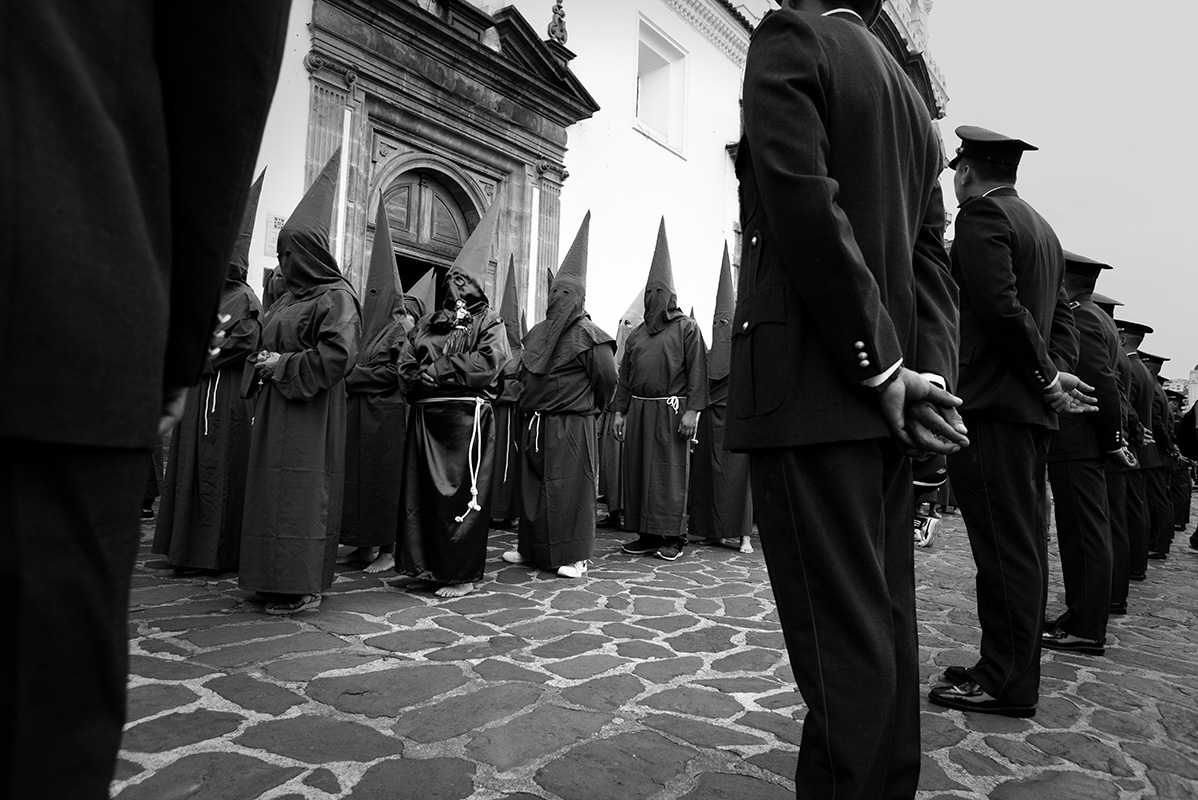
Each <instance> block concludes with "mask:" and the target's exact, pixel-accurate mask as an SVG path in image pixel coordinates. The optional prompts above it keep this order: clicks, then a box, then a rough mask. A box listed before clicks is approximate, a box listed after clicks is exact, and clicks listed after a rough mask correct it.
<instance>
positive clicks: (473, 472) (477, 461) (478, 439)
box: [453, 397, 486, 522]
mask: <svg viewBox="0 0 1198 800" xmlns="http://www.w3.org/2000/svg"><path fill="white" fill-rule="evenodd" d="M485 402H486V400H483V399H482V398H481V397H476V398H474V428H473V430H471V432H470V445H469V448H468V450H467V456H466V458H467V461H468V463H469V466H470V502H469V503H467V504H466V510H465V511H463V512H462V514H461V516H458V517H454V518H453V520H454V522H464V521H465V520H466V517H468V516H470V512H471V511H482V510H483V507H482V506H480V505H479V504H478V471H479V468H480V467H481V466H482V460H483V437H482V419H483V415H482V410H483V403H485ZM476 450H477V451H478V452H477V457H476V455H475V451H476Z"/></svg>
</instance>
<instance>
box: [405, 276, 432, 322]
mask: <svg viewBox="0 0 1198 800" xmlns="http://www.w3.org/2000/svg"><path fill="white" fill-rule="evenodd" d="M404 305H405V307H406V308H407V309H408V313H410V314H411V315H412V317H413V318H414V319H415V320H416V321H417V322H419V321H420V318H421V317H423V316H424V315H425V314H427V313H429V312H430V311H432V310H433V309H434V308H436V307H437V273H436V271H435V270H431V269H430V270H429V271H428V272H426V273H424V275H422V276H421V278H420V280H418V281H416V285H415V286H413V287H412V290H411V291H410V292H408V293H407V295H406V297H405V299H404ZM417 311H419V312H420V313H416V312H417Z"/></svg>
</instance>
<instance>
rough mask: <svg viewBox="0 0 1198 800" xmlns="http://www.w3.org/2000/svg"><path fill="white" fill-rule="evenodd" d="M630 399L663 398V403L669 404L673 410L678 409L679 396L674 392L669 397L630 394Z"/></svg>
mask: <svg viewBox="0 0 1198 800" xmlns="http://www.w3.org/2000/svg"><path fill="white" fill-rule="evenodd" d="M632 399H633V400H657V401H663V400H664V401H665V404H666V405H667V406H669V407H670V408H672V409H674V410H675V411H677V410H678V407H679V400H680V398H679V397H678V395H676V394H675V395H670V396H669V397H640V396H639V395H635V394H634V395H633V396H632Z"/></svg>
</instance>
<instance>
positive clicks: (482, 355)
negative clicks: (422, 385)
mask: <svg viewBox="0 0 1198 800" xmlns="http://www.w3.org/2000/svg"><path fill="white" fill-rule="evenodd" d="M509 355H510V351H509V349H508V343H507V328H506V327H504V324H503V320H501V319H499V317H497V316H494V315H491V316H490V317H489V318H488V319H486V320H485V321H484V322H483V323H482V325H481V329H480V330H479V332H478V339H477V341H476V343H475V347H474V348H473V349H472V350H468V351H466V352H464V353H455V354H453V355H451V356H447V355H444V354H442V355H440V356H438V357H437V360H436V361H434V362H433V363H432V364H430V365H429V367H428V371H429V374H430V375H432V376H433V379H434V380H435V381H436V382H437V385H439V386H445V387H453V388H460V389H486V388H488V387H490V386H493V385H495V383H496V381H497V380H498V379H499V374H500V372H501V371H502V370H503V367H504V365H505V364H507V360H508V357H509Z"/></svg>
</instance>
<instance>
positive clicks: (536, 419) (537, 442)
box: [528, 411, 541, 453]
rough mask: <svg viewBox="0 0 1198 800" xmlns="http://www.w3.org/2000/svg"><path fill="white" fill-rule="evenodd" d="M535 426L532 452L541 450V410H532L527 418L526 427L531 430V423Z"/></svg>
mask: <svg viewBox="0 0 1198 800" xmlns="http://www.w3.org/2000/svg"><path fill="white" fill-rule="evenodd" d="M534 423H535V424H536V426H537V432H536V435H535V436H534V437H533V452H534V453H539V452H541V412H540V411H534V412H532V418H531V419H529V420H528V429H529V430H530V431H531V430H532V426H533V424H534Z"/></svg>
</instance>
